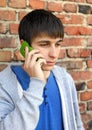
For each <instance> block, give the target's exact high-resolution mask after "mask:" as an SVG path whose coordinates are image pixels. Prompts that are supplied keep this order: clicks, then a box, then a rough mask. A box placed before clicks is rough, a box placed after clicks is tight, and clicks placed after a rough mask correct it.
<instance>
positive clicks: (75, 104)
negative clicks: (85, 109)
mask: <svg viewBox="0 0 92 130" xmlns="http://www.w3.org/2000/svg"><path fill="white" fill-rule="evenodd" d="M70 78H71V76H70ZM70 81H71V86H72V99H73V107H74V113H75V119H76V125H77V130H84V128H83V123H82V120H81V116H80V111H79V105H78V98H77V92H76V87H75V84H74V81H73V79H72V78H71V79H70Z"/></svg>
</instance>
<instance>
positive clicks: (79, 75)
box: [70, 71, 92, 81]
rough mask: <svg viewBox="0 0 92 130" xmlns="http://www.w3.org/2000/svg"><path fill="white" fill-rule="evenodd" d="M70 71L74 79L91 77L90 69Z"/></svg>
mask: <svg viewBox="0 0 92 130" xmlns="http://www.w3.org/2000/svg"><path fill="white" fill-rule="evenodd" d="M70 73H71V75H72V77H73V79H74V80H76V81H81V80H90V79H91V78H92V73H91V72H90V71H72V72H70Z"/></svg>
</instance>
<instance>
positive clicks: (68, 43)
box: [62, 38, 84, 47]
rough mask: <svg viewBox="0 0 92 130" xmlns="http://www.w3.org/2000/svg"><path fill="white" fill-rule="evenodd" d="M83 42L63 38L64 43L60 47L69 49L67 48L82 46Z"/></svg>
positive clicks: (81, 40) (78, 39)
mask: <svg viewBox="0 0 92 130" xmlns="http://www.w3.org/2000/svg"><path fill="white" fill-rule="evenodd" d="M83 41H84V39H83V38H64V42H63V43H62V46H64V47H69V46H75V47H76V46H82V42H83Z"/></svg>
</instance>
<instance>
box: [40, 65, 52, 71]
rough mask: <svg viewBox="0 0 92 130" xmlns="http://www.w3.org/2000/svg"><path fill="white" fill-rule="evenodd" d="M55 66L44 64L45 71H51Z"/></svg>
mask: <svg viewBox="0 0 92 130" xmlns="http://www.w3.org/2000/svg"><path fill="white" fill-rule="evenodd" d="M53 67H54V66H42V70H43V71H51V70H52V69H53Z"/></svg>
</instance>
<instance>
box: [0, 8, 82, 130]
mask: <svg viewBox="0 0 92 130" xmlns="http://www.w3.org/2000/svg"><path fill="white" fill-rule="evenodd" d="M63 37H64V29H63V25H62V23H61V21H60V20H59V19H58V18H57V17H56V16H54V15H53V14H52V13H51V12H49V11H46V10H43V9H39V10H34V11H32V12H30V13H28V14H27V15H26V16H24V18H23V19H22V20H21V22H20V25H19V38H20V42H21V44H23V42H24V41H26V42H28V43H29V45H30V46H32V47H33V48H34V49H33V50H32V51H30V52H29V49H28V47H26V48H25V61H24V63H23V65H21V66H8V67H7V68H6V69H5V70H3V71H2V72H0V130H84V128H83V125H82V121H81V118H80V113H79V108H78V101H77V95H76V89H75V85H74V82H73V80H72V78H71V76H70V75H69V74H68V73H67V72H66V71H65V69H64V68H61V67H59V66H56V65H55V63H56V61H57V59H58V56H59V53H60V48H61V43H62V41H63Z"/></svg>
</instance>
